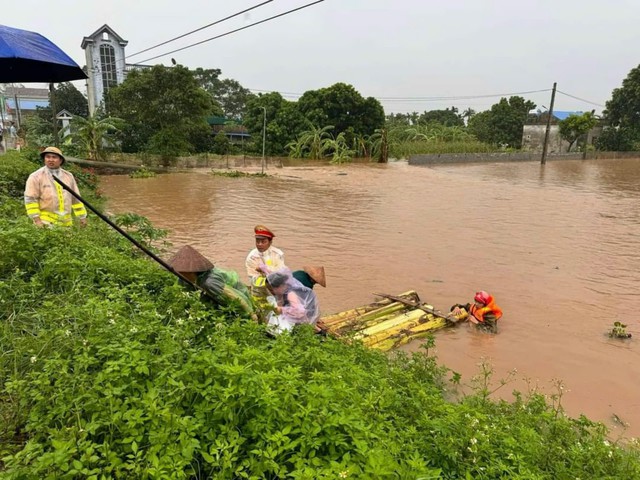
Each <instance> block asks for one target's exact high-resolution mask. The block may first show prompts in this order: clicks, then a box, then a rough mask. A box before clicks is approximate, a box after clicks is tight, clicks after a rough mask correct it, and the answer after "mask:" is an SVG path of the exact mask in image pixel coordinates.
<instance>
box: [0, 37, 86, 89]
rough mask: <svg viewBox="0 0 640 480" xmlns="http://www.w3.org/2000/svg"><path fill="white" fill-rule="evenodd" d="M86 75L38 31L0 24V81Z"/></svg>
mask: <svg viewBox="0 0 640 480" xmlns="http://www.w3.org/2000/svg"><path fill="white" fill-rule="evenodd" d="M85 78H87V75H86V74H85V73H84V72H83V71H82V69H81V68H80V67H79V66H78V64H77V63H76V62H74V61H73V60H71V57H69V56H68V55H67V54H66V53H64V52H63V51H62V50H60V49H59V48H58V47H57V46H56V45H55V44H53V43H51V42H50V41H49V40H47V39H46V38H45V37H43V36H42V35H40V34H39V33H35V32H29V31H27V30H19V29H17V28H11V27H6V26H4V25H0V83H14V82H20V83H22V82H43V83H59V82H68V81H71V80H82V79H85Z"/></svg>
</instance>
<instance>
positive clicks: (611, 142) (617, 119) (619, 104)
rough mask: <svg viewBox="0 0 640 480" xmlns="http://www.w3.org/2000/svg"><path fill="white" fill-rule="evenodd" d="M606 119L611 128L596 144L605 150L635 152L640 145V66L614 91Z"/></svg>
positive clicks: (606, 111) (605, 115)
mask: <svg viewBox="0 0 640 480" xmlns="http://www.w3.org/2000/svg"><path fill="white" fill-rule="evenodd" d="M603 113H604V117H605V120H606V122H607V123H608V125H609V126H611V127H613V128H607V129H605V130H604V131H603V132H602V135H601V136H600V138H599V139H598V141H597V142H596V144H597V146H598V148H600V149H604V150H633V149H635V148H636V147H637V146H638V144H640V65H638V66H637V67H635V68H633V69H631V71H630V72H629V74H628V75H627V78H625V79H624V80H623V81H622V86H621V87H619V88H616V89H614V90H613V93H612V95H611V100H609V101H608V102H607V103H606V109H605V110H604V112H603Z"/></svg>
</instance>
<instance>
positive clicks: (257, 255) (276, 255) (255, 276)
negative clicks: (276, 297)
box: [245, 225, 286, 298]
mask: <svg viewBox="0 0 640 480" xmlns="http://www.w3.org/2000/svg"><path fill="white" fill-rule="evenodd" d="M253 233H254V236H255V245H256V247H255V248H254V249H252V250H251V251H250V252H249V254H248V255H247V258H246V260H245V266H246V268H247V276H248V277H249V281H250V285H251V293H252V295H253V296H254V297H256V298H266V297H267V296H268V295H269V292H268V290H267V288H266V286H265V282H266V276H267V275H268V274H270V273H272V272H275V271H277V270H281V269H283V268H286V265H285V263H284V253H283V252H282V250H280V249H278V248H276V247H274V246H273V245H272V243H273V238H274V237H275V236H276V235H275V234H274V233H273V231H272V230H271V229H269V228H267V227H266V226H264V225H256V226H255V227H254V229H253Z"/></svg>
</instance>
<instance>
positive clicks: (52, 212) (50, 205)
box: [24, 147, 87, 227]
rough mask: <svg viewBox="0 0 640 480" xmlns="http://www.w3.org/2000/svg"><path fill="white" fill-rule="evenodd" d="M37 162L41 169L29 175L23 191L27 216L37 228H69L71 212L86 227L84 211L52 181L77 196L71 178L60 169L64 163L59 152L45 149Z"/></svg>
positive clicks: (75, 199)
mask: <svg viewBox="0 0 640 480" xmlns="http://www.w3.org/2000/svg"><path fill="white" fill-rule="evenodd" d="M40 158H42V160H43V161H44V166H43V167H42V168H39V169H38V170H36V171H35V172H33V173H32V174H31V175H29V178H28V179H27V184H26V186H25V189H24V204H25V207H26V209H27V215H29V217H31V219H32V220H33V223H34V224H35V225H37V226H38V227H43V226H50V225H51V226H63V227H70V226H71V225H72V224H73V222H72V220H71V212H72V211H73V213H74V215H75V216H76V217H78V219H79V221H80V224H81V225H82V226H84V225H86V224H87V210H86V209H85V208H84V205H83V204H82V202H80V200H78V199H77V198H76V197H74V196H73V195H72V194H71V193H69V192H67V191H66V190H64V189H63V188H62V187H61V186H60V184H58V183H57V182H56V181H54V179H53V177H56V178H58V179H60V180H61V181H62V182H63V183H64V184H65V185H67V186H68V187H69V188H71V189H72V190H73V191H74V192H76V193H77V194H78V195H80V191H79V190H78V185H77V184H76V179H75V178H74V176H73V174H72V173H71V172H68V171H66V170H63V169H62V168H61V166H62V165H63V164H64V162H65V159H64V155H62V152H61V151H60V150H59V149H57V148H56V147H47V148H45V149H44V150H43V151H42V153H40Z"/></svg>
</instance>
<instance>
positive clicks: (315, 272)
mask: <svg viewBox="0 0 640 480" xmlns="http://www.w3.org/2000/svg"><path fill="white" fill-rule="evenodd" d="M302 270H304V271H305V272H307V274H308V275H309V276H310V277H311V278H312V279H313V281H314V282H316V283H318V284H320V285H322V286H323V287H326V286H327V278H326V277H325V275H324V267H302Z"/></svg>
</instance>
